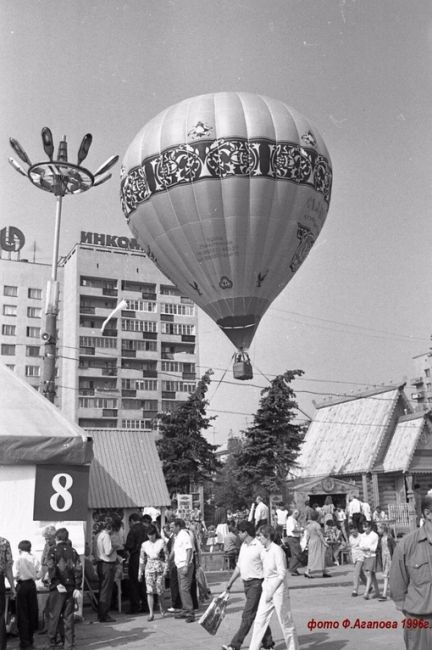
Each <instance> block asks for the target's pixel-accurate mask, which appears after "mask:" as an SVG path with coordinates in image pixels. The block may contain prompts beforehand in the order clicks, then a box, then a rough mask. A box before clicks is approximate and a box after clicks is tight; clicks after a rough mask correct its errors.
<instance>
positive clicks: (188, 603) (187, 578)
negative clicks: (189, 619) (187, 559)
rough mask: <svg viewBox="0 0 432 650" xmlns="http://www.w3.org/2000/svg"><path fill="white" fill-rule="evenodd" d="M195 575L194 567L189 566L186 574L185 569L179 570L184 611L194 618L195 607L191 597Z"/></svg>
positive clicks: (178, 575)
mask: <svg viewBox="0 0 432 650" xmlns="http://www.w3.org/2000/svg"><path fill="white" fill-rule="evenodd" d="M193 574H194V565H193V564H189V566H188V568H187V571H186V573H184V568H183V567H182V568H180V569H179V568H178V569H177V577H178V583H179V590H180V598H181V602H182V607H183V610H184V611H185V612H186V613H187V614H189V615H191V616H193V613H194V606H193V601H192V595H191V587H192V579H193Z"/></svg>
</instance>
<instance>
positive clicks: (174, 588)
mask: <svg viewBox="0 0 432 650" xmlns="http://www.w3.org/2000/svg"><path fill="white" fill-rule="evenodd" d="M169 527H170V533H169V537H168V542H167V551H168V575H169V586H170V592H171V607H168V612H170V613H172V614H176V613H178V612H180V611H181V609H182V602H181V598H180V589H179V583H178V576H177V567H176V565H175V562H174V541H175V527H174V522H173V521H172V522H171V523H170V525H169Z"/></svg>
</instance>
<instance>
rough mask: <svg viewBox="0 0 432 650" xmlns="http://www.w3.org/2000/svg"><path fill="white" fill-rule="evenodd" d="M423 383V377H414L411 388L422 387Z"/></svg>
mask: <svg viewBox="0 0 432 650" xmlns="http://www.w3.org/2000/svg"><path fill="white" fill-rule="evenodd" d="M423 383H424V378H423V377H413V379H411V386H420V385H421V384H423Z"/></svg>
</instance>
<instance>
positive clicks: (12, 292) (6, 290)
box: [3, 284, 18, 298]
mask: <svg viewBox="0 0 432 650" xmlns="http://www.w3.org/2000/svg"><path fill="white" fill-rule="evenodd" d="M3 295H4V296H11V297H12V298H16V297H17V296H18V287H11V286H10V285H7V284H5V286H4V287H3Z"/></svg>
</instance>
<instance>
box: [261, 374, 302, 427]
mask: <svg viewBox="0 0 432 650" xmlns="http://www.w3.org/2000/svg"><path fill="white" fill-rule="evenodd" d="M255 368H256V369H257V370H258V372H259V373H260V374H261V375H262V376H263V377H264V379H265V380H266V381H268V383H269V384H270V383H271V382H270V379H269V378H268V377H266V375H265V374H264V373H263V371H262V370H260V369H259V368H258V366H257V365H255ZM297 410H298V411H300V413H303V415H304V416H305V418H307V420H309V422H312V418H311V416H310V415H308V414H307V413H306V412H305V411H303V409H301V408H300V406H299V405H298V404H297Z"/></svg>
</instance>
